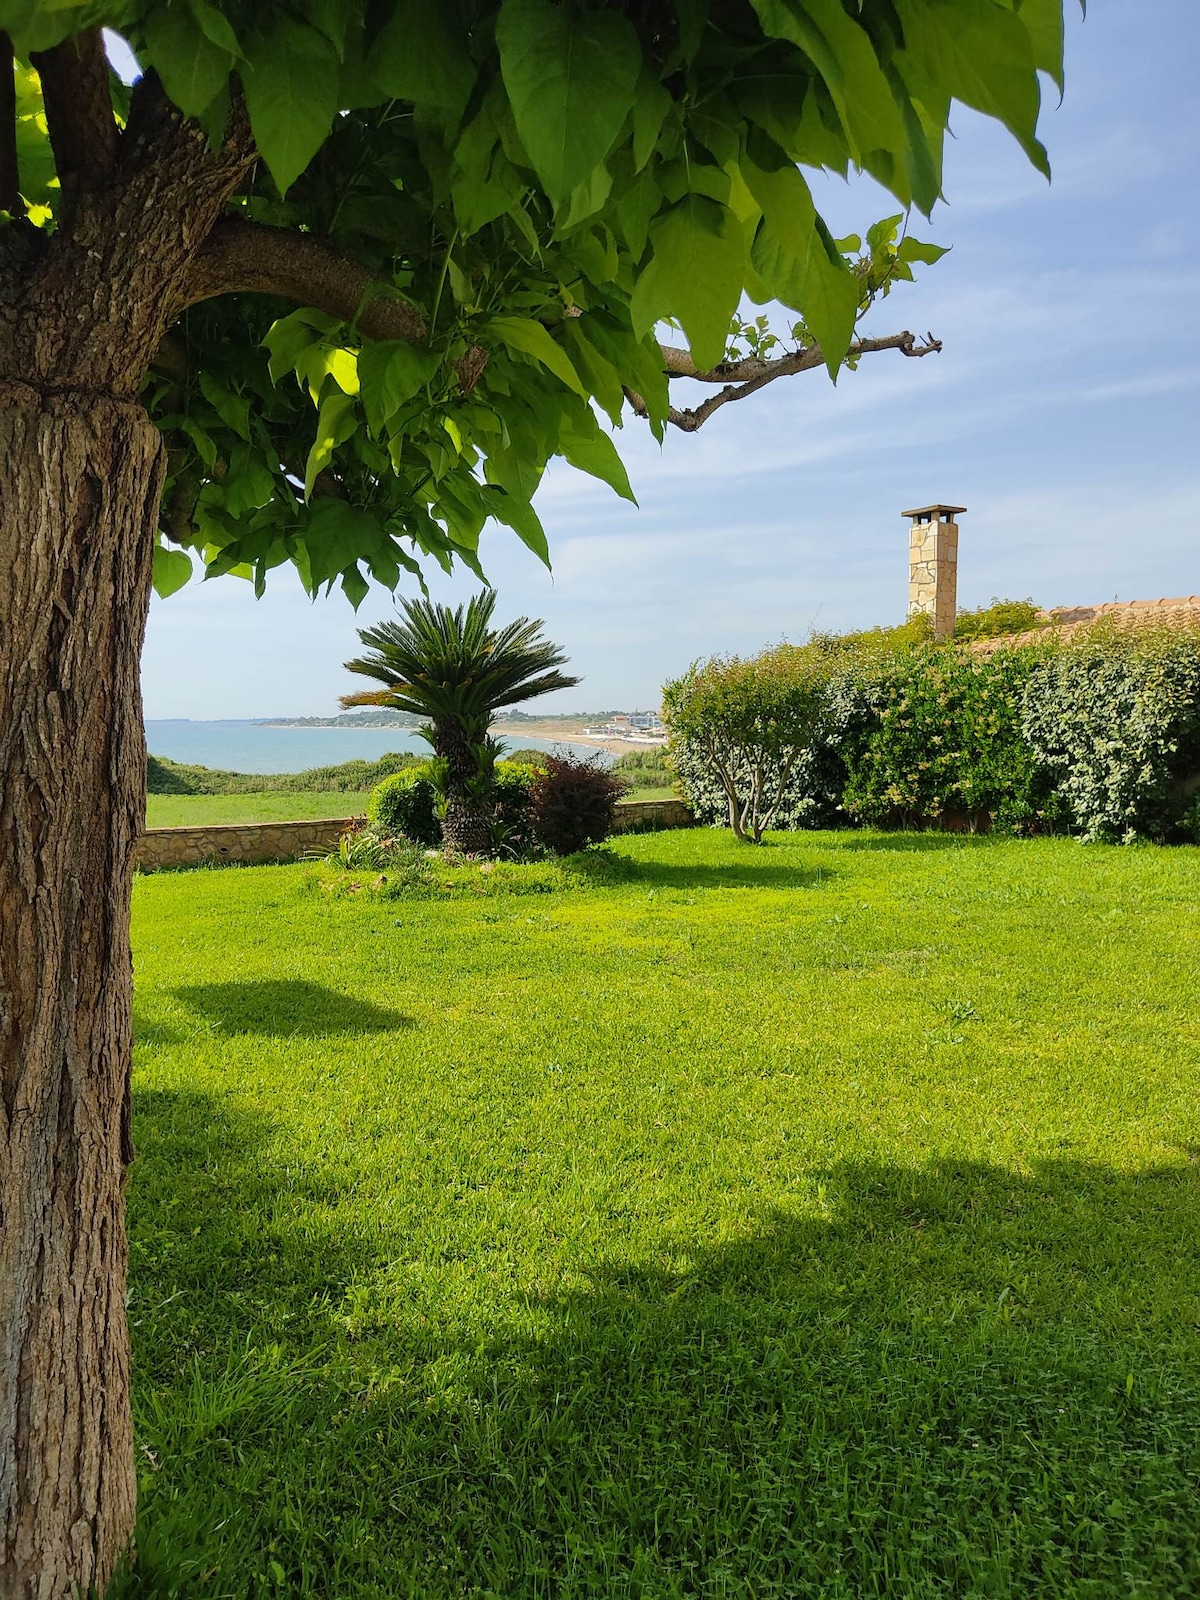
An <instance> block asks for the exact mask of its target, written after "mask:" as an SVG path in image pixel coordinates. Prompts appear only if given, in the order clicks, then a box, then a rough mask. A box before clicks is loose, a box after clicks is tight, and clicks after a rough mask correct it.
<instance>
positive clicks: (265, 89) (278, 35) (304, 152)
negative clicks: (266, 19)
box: [242, 19, 339, 194]
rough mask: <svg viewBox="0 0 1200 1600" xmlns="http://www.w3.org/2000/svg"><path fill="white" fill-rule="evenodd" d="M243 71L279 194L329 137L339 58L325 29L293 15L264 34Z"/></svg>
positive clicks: (255, 126)
mask: <svg viewBox="0 0 1200 1600" xmlns="http://www.w3.org/2000/svg"><path fill="white" fill-rule="evenodd" d="M247 57H248V64H247V67H246V69H245V70H244V71H243V73H242V82H243V86H244V88H245V91H246V108H247V110H248V111H249V113H250V126H251V127H252V128H253V130H254V139H255V143H256V144H257V145H258V148H259V150H260V151H261V152H262V157H263V160H264V161H265V162H266V164H267V166H268V167H269V168H270V171H271V176H272V177H273V178H274V180H275V184H276V187H277V188H278V190H279V192H280V194H286V193H287V191H288V190H289V189H290V188H291V186H292V184H293V183H294V182H295V181H296V179H297V178H298V177H299V176H300V174H301V173H302V172H303V171H304V169H305V168H306V167H307V166H308V164H309V162H310V161H311V160H312V158H313V157H314V156H315V155H316V153H317V151H318V150H319V149H320V148H321V145H322V144H323V143H324V141H325V137H326V135H327V134H328V132H329V129H330V126H331V125H332V123H333V117H334V113H335V112H336V111H337V99H338V74H339V66H338V58H337V55H336V53H335V51H334V49H333V46H332V45H331V44H330V43H329V40H328V39H326V38H325V36H324V34H322V33H319V32H318V31H317V30H316V29H315V28H309V27H306V26H305V25H304V24H303V23H300V22H293V21H291V20H290V19H285V20H284V21H282V22H281V23H280V24H279V25H278V27H276V28H275V30H274V32H272V33H270V34H268V35H266V36H265V37H264V36H262V35H259V36H258V37H257V38H255V40H254V41H253V43H252V45H251V46H250V49H249V50H248V51H247Z"/></svg>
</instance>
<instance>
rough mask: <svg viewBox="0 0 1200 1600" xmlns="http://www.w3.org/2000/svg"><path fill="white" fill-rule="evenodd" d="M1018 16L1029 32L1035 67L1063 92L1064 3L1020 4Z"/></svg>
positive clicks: (1032, 0) (1036, 0) (1030, 0)
mask: <svg viewBox="0 0 1200 1600" xmlns="http://www.w3.org/2000/svg"><path fill="white" fill-rule="evenodd" d="M1017 15H1018V17H1019V18H1020V19H1021V22H1022V23H1023V24H1024V26H1025V27H1026V28H1027V29H1028V30H1029V39H1030V43H1031V45H1032V47H1033V64H1034V66H1035V67H1037V69H1038V71H1039V72H1044V73H1046V75H1047V76H1048V77H1049V78H1050V79H1051V80H1052V82H1053V83H1054V86H1055V88H1056V89H1057V90H1058V92H1059V94H1061V93H1062V90H1063V0H1017Z"/></svg>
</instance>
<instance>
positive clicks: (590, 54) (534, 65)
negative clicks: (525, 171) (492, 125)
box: [496, 0, 642, 209]
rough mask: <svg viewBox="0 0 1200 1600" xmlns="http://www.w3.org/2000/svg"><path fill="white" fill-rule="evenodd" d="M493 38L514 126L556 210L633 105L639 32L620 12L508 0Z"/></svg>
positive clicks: (607, 146) (599, 158)
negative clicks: (497, 51) (497, 48)
mask: <svg viewBox="0 0 1200 1600" xmlns="http://www.w3.org/2000/svg"><path fill="white" fill-rule="evenodd" d="M496 43H497V46H498V47H499V51H500V70H501V72H502V74H503V77H504V86H505V88H506V89H507V90H508V97H509V100H510V101H511V102H512V108H513V115H514V117H515V118H516V123H517V132H518V133H519V134H520V136H521V141H522V143H523V144H524V146H525V148H526V150H527V151H528V152H529V159H530V161H531V162H532V163H533V167H534V170H535V171H536V172H537V175H538V177H539V178H540V179H541V180H542V184H543V186H544V187H545V190H546V193H547V194H548V195H549V197H550V199H551V201H552V202H553V204H554V206H555V208H556V209H557V208H558V207H559V206H561V205H563V204H565V202H566V201H567V199H568V198H569V196H570V195H571V193H572V191H573V190H574V189H576V188H578V186H579V185H580V184H581V183H582V182H583V181H584V179H585V178H588V177H589V176H590V175H591V173H592V172H593V171H594V170H595V168H596V167H597V166H599V164H600V162H601V161H603V160H604V157H605V156H606V155H607V154H608V152H609V150H610V149H611V148H612V146H613V144H614V142H615V141H616V138H617V135H618V134H619V133H620V131H621V128H622V125H623V124H624V122H625V118H626V117H627V116H628V114H629V111H630V109H631V108H632V106H633V102H634V91H635V89H636V87H637V80H638V73H639V71H640V69H641V64H642V52H641V46H640V44H639V43H638V37H637V34H636V33H635V32H634V30H633V27H632V25H631V24H630V23H629V22H628V21H627V19H626V18H625V17H623V16H620V15H619V14H618V13H617V12H615V11H611V10H602V11H576V10H575V9H574V8H573V7H569V6H566V5H552V4H551V3H550V0H504V5H503V6H502V7H501V11H500V16H499V19H498V21H497V23H496Z"/></svg>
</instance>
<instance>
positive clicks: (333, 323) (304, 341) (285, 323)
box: [263, 307, 341, 383]
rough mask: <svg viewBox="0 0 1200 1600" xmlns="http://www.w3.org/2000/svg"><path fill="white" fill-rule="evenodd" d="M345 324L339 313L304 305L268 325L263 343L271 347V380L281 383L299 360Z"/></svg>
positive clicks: (269, 368)
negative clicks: (333, 313)
mask: <svg viewBox="0 0 1200 1600" xmlns="http://www.w3.org/2000/svg"><path fill="white" fill-rule="evenodd" d="M339 327H341V323H340V322H339V321H338V319H337V318H336V317H331V316H329V315H328V314H327V313H326V312H324V311H313V310H311V309H309V308H308V307H302V308H301V309H300V310H299V311H293V312H291V313H290V314H289V315H288V316H286V317H279V318H278V319H277V320H276V321H275V322H273V323H272V324H271V326H270V327H269V328H268V329H267V336H266V338H265V339H264V340H263V344H264V345H265V346H266V347H267V349H268V350H269V351H270V354H271V359H270V362H269V363H268V369H267V370H268V371H269V372H270V374H271V382H272V383H278V382H279V380H280V378H282V377H283V376H284V374H285V373H288V372H293V371H295V369H296V367H297V364H298V363H299V362H300V361H301V359H302V358H303V356H304V355H305V354H306V353H307V352H308V351H309V350H311V349H312V347H313V346H314V345H320V344H323V343H324V341H325V336H326V335H327V334H329V333H331V332H332V331H333V329H334V328H339Z"/></svg>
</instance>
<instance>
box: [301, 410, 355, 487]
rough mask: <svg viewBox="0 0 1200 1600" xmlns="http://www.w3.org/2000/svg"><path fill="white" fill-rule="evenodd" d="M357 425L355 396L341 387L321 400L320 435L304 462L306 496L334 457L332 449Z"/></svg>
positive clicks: (314, 441)
mask: <svg viewBox="0 0 1200 1600" xmlns="http://www.w3.org/2000/svg"><path fill="white" fill-rule="evenodd" d="M357 427H358V418H357V417H356V416H355V414H354V399H353V396H351V395H348V394H342V393H341V392H340V391H338V392H336V393H332V394H330V395H329V396H327V398H326V399H324V400H322V402H321V409H320V410H319V411H318V412H317V436H316V438H315V439H314V440H313V443H312V448H311V450H309V452H308V460H307V461H306V462H305V464H304V498H305V499H306V500H308V499H309V498H311V496H312V492H313V485H314V483H315V482H316V480H317V477H318V476H319V474H320V473H321V472H322V471H323V470H324V469H325V468H326V467H327V466H328V465H329V463H330V461H332V459H333V452H334V451H335V450H336V449H337V447H338V446H339V445H342V444H345V442H346V440H347V439H349V438H351V437H352V435H353V434H354V432H355V430H356V429H357Z"/></svg>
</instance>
